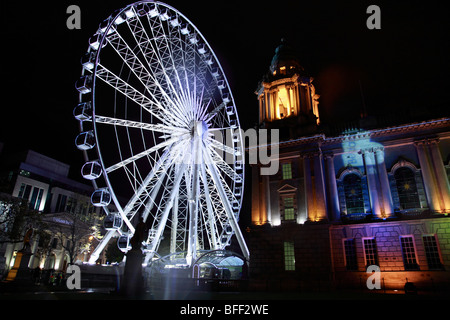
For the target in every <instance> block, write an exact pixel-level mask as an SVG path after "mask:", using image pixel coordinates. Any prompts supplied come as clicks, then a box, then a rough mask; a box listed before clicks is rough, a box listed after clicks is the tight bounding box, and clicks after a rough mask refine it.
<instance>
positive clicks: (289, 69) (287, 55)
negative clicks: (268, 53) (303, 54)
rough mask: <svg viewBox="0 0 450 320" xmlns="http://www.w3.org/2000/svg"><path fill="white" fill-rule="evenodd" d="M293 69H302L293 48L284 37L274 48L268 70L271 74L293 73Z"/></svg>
mask: <svg viewBox="0 0 450 320" xmlns="http://www.w3.org/2000/svg"><path fill="white" fill-rule="evenodd" d="M293 71H297V72H298V71H303V67H302V66H301V65H300V62H299V60H298V57H297V54H296V52H295V50H294V49H293V48H292V47H291V46H290V45H289V44H288V43H287V41H286V39H284V38H283V39H281V44H280V45H279V46H278V47H277V48H276V49H275V55H274V56H273V58H272V62H271V64H270V72H271V73H272V74H273V75H277V74H287V73H293Z"/></svg>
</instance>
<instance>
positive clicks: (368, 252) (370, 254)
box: [363, 238, 378, 267]
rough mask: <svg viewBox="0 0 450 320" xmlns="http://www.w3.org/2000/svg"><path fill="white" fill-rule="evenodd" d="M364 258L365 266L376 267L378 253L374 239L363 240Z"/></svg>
mask: <svg viewBox="0 0 450 320" xmlns="http://www.w3.org/2000/svg"><path fill="white" fill-rule="evenodd" d="M363 244H364V256H365V258H366V266H367V267H368V266H372V265H376V266H378V251H377V242H376V240H375V238H367V239H364V240H363Z"/></svg>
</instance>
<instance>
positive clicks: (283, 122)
mask: <svg viewBox="0 0 450 320" xmlns="http://www.w3.org/2000/svg"><path fill="white" fill-rule="evenodd" d="M256 94H257V96H258V102H259V115H260V117H259V120H260V127H261V128H267V129H279V130H280V137H282V139H281V140H282V141H281V142H280V143H279V145H278V147H279V158H278V161H279V171H278V173H277V174H276V175H272V176H264V175H261V174H260V166H259V165H253V166H252V227H251V228H250V233H249V239H250V244H249V247H250V252H251V253H252V256H251V264H250V276H251V279H252V280H253V281H252V283H253V285H254V286H255V287H257V288H260V289H261V288H272V289H281V290H284V289H293V290H302V289H305V290H306V289H318V290H328V289H332V288H361V286H362V287H364V288H365V286H366V279H367V277H368V276H370V274H368V273H366V270H367V267H368V266H370V265H376V266H378V267H379V269H380V271H381V278H382V280H383V288H384V289H403V287H404V285H405V283H406V282H414V284H415V285H416V286H417V287H418V288H423V289H425V288H435V289H441V288H447V289H448V288H449V287H450V219H449V218H448V214H449V213H450V184H449V172H450V166H449V156H450V130H449V128H450V118H439V117H438V118H436V119H433V120H426V119H424V121H422V120H420V121H414V122H411V123H405V121H404V120H402V121H403V122H402V121H398V122H396V123H391V124H388V125H383V124H380V122H379V121H378V119H376V118H369V117H363V118H361V119H360V120H359V121H358V122H357V123H353V124H352V126H351V127H349V126H347V127H345V126H343V127H344V128H345V129H342V130H340V131H337V130H333V128H330V127H326V126H324V125H322V124H321V121H320V120H321V119H320V115H319V108H318V105H319V97H320V96H319V95H318V94H317V93H316V91H315V88H314V86H313V84H312V78H310V77H309V76H306V75H305V73H304V70H303V68H302V67H301V66H300V64H299V62H298V60H297V59H296V58H295V55H294V54H293V51H292V49H290V47H289V46H288V45H287V44H286V43H284V42H283V43H282V44H281V45H280V46H279V47H278V48H277V50H276V54H275V56H274V58H273V60H272V65H271V68H270V71H269V72H268V74H267V75H266V76H265V77H264V79H263V80H262V81H261V82H260V84H259V86H258V89H257V91H256ZM335 127H337V126H335ZM366 289H367V288H366Z"/></svg>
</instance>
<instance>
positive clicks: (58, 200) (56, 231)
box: [0, 150, 103, 275]
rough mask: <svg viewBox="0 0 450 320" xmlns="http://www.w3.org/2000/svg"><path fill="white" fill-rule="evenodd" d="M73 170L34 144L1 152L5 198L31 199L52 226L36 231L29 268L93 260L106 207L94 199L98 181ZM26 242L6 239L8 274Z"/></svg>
mask: <svg viewBox="0 0 450 320" xmlns="http://www.w3.org/2000/svg"><path fill="white" fill-rule="evenodd" d="M69 170H70V166H69V165H67V164H65V163H62V162H60V161H58V160H55V159H52V158H50V157H47V156H45V155H42V154H40V153H37V152H35V151H32V150H27V151H25V152H21V153H14V154H8V153H5V152H3V153H2V154H1V167H0V173H1V178H2V180H1V181H2V185H1V192H2V193H3V194H4V195H5V199H7V198H8V197H10V199H20V200H21V201H26V202H27V207H28V209H29V210H34V211H36V212H38V213H39V215H40V218H41V219H40V220H41V221H42V223H43V225H45V226H46V230H45V233H42V232H41V236H38V232H33V236H32V238H31V241H30V247H31V251H32V254H33V255H32V257H31V258H30V261H29V265H28V267H29V268H32V269H34V268H40V269H43V270H55V271H65V269H66V267H67V265H68V263H74V262H75V261H87V259H88V258H89V253H90V242H93V241H94V242H95V241H96V240H95V237H94V236H95V235H96V234H95V229H92V227H97V231H98V233H100V231H101V230H100V229H101V223H102V222H101V221H102V218H103V213H102V212H101V209H100V208H97V207H95V206H93V205H92V204H91V199H90V197H91V194H92V192H93V191H94V189H93V187H92V186H90V185H86V184H83V183H81V182H78V181H75V180H73V179H70V178H69ZM4 214H8V212H4ZM1 227H5V226H1ZM24 228H25V229H27V228H28V226H24ZM23 231H26V230H23ZM42 235H44V236H42ZM75 240H76V241H75ZM92 244H93V245H95V243H92ZM22 247H23V242H11V241H8V239H3V241H2V243H1V244H0V256H1V257H2V261H0V262H3V263H2V266H1V267H0V269H2V274H3V275H4V274H6V273H7V272H8V270H9V269H10V268H11V267H12V266H13V265H14V260H15V256H16V253H17V251H18V250H21V249H22Z"/></svg>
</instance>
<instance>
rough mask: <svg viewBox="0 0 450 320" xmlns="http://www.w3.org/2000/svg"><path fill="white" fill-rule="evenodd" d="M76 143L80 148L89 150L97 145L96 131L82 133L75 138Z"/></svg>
mask: <svg viewBox="0 0 450 320" xmlns="http://www.w3.org/2000/svg"><path fill="white" fill-rule="evenodd" d="M75 145H76V146H77V148H78V149H79V150H89V149H92V148H93V147H94V146H95V136H94V132H93V131H92V130H91V131H86V132H82V133H80V134H79V135H78V136H77V137H76V139H75Z"/></svg>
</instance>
